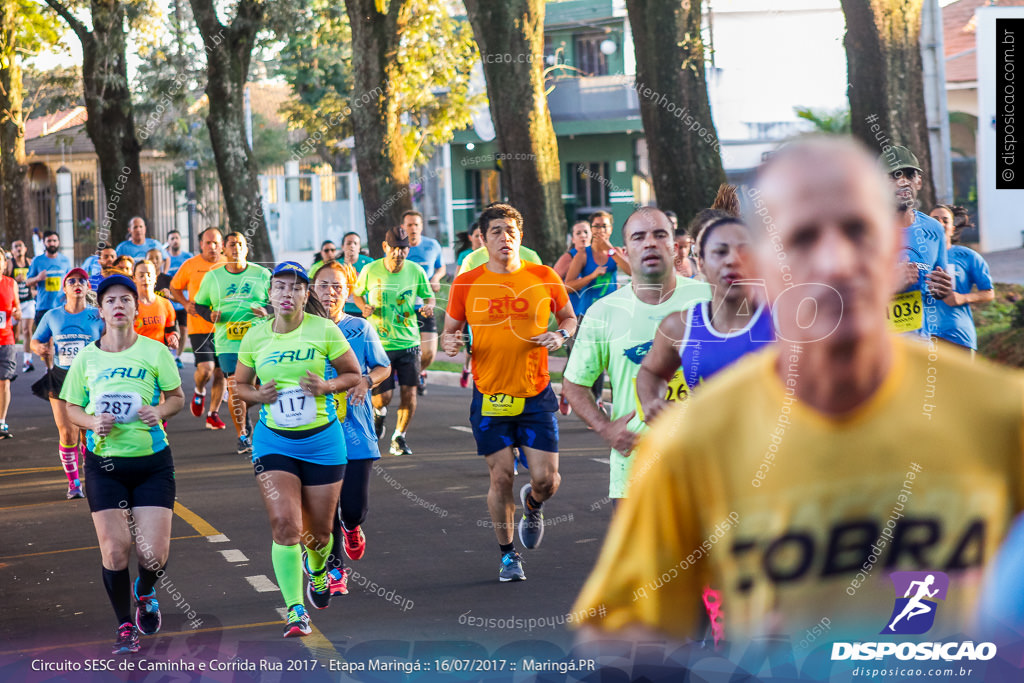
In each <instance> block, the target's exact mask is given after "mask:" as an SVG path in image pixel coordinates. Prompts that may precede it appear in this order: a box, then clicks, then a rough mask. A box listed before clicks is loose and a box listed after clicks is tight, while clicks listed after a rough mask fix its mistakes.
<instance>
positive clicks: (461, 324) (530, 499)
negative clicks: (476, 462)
mask: <svg viewBox="0 0 1024 683" xmlns="http://www.w3.org/2000/svg"><path fill="white" fill-rule="evenodd" d="M522 225H523V217H522V215H521V214H520V213H519V211H517V210H516V209H514V208H513V207H511V206H509V205H508V204H494V205H492V206H490V207H488V208H487V209H485V210H484V212H483V213H482V214H481V215H480V226H481V227H482V228H483V234H484V244H485V246H486V247H487V255H488V257H489V260H488V262H487V263H486V264H485V265H483V266H480V267H479V268H474V269H473V270H470V271H467V272H465V273H463V274H462V275H459V276H458V277H457V278H455V282H454V283H453V284H452V288H451V292H450V294H449V299H448V310H447V319H446V321H445V326H444V337H443V339H442V344H443V347H444V350H445V353H447V354H448V355H449V356H454V355H455V354H457V353H458V352H459V349H461V348H462V344H463V339H464V335H463V330H464V328H465V326H466V324H467V323H469V325H470V326H471V327H472V328H473V379H474V386H473V401H472V404H471V405H470V413H469V419H470V424H472V426H473V436H474V437H475V438H476V444H477V453H478V454H480V455H482V456H484V458H485V460H486V461H487V467H488V469H489V470H490V481H491V485H490V490H489V491H488V493H487V507H488V508H489V510H490V513H491V520H492V521H493V523H494V533H495V535H496V536H497V538H498V545H499V546H500V548H501V568H500V572H499V574H498V578H499V579H500V580H501V581H522V580H524V579H525V578H526V575H525V574H524V573H523V567H522V558H521V557H520V555H519V553H517V552H516V550H515V543H514V542H513V538H512V519H513V515H514V513H515V500H514V498H513V497H512V480H513V476H514V475H513V463H514V462H515V449H516V448H517V447H518V448H521V449H522V450H523V452H524V453H525V455H526V460H527V462H528V463H529V468H530V483H529V484H526V485H525V486H524V487H523V488H522V490H521V491H520V493H519V497H520V499H521V500H522V503H523V517H522V519H521V520H520V521H519V540H520V541H521V542H522V544H523V546H525V547H527V548H536V547H537V546H538V545H540V542H541V539H542V537H543V535H544V515H543V514H542V513H541V506H542V504H543V503H544V501H546V500H547V499H548V498H550V497H551V496H552V495H554V493H555V491H557V490H558V485H559V483H560V481H561V477H560V476H559V474H558V421H557V419H556V417H555V413H556V411H557V410H558V399H557V398H556V397H555V394H554V392H553V391H552V390H551V376H550V375H549V373H548V352H550V351H555V350H556V349H558V348H560V347H561V346H562V345H563V344H564V343H565V340H566V339H568V338H569V337H570V336H572V334H573V332H575V331H576V314H575V313H573V310H572V304H570V303H569V296H568V294H567V293H566V291H565V285H563V284H562V279H561V278H559V277H558V275H557V274H556V273H555V271H553V270H552V269H551V268H548V267H547V266H541V265H536V264H533V263H526V262H524V261H522V260H521V259H520V257H519V245H520V244H521V242H522V240H523V228H522ZM552 313H553V314H554V315H555V318H556V319H557V321H558V329H557V330H556V331H554V332H548V323H549V321H550V319H551V314H552Z"/></svg>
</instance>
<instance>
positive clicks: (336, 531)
mask: <svg viewBox="0 0 1024 683" xmlns="http://www.w3.org/2000/svg"><path fill="white" fill-rule="evenodd" d="M331 531H332V534H331V556H330V557H328V558H327V568H328V569H344V567H345V560H344V559H343V558H342V554H343V553H344V552H345V551H344V549H342V543H343V542H344V538H345V537H344V536H342V535H341V506H340V505H339V506H338V509H336V510H335V511H334V523H333V524H332V526H331Z"/></svg>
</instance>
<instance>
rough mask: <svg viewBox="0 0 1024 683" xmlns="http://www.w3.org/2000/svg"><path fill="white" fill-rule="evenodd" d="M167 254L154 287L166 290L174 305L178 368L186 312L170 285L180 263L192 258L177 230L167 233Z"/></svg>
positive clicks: (184, 330) (182, 347)
mask: <svg viewBox="0 0 1024 683" xmlns="http://www.w3.org/2000/svg"><path fill="white" fill-rule="evenodd" d="M167 256H168V258H167V259H165V260H164V268H165V269H166V272H164V273H161V274H160V275H158V276H157V278H156V285H157V286H156V288H157V289H158V290H160V291H164V290H166V292H167V293H166V294H165V296H166V297H167V298H168V299H170V300H171V305H172V306H173V307H174V314H175V316H176V317H177V322H178V348H177V353H176V354H174V362H175V363H176V364H177V366H178V367H179V368H180V367H182V365H181V354H182V353H184V351H185V340H186V339H188V337H187V336H186V335H185V332H186V327H187V324H186V323H187V320H188V312H187V311H186V310H185V307H184V306H182V305H181V304H179V303H178V302H177V301H175V300H174V299H173V298H172V297H171V292H170V286H171V280H172V279H173V278H174V276H175V274H176V273H177V272H178V269H179V268H181V264H182V263H184V262H185V261H187V260H189V259H190V258H192V253H191V252H188V251H185V250H184V249H182V247H181V233H180V232H178V231H177V230H171V231H170V232H169V233H167Z"/></svg>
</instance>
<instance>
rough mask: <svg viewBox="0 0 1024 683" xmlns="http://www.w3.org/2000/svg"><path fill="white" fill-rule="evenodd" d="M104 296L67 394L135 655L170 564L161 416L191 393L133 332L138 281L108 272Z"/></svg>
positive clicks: (108, 578) (169, 489)
mask: <svg viewBox="0 0 1024 683" xmlns="http://www.w3.org/2000/svg"><path fill="white" fill-rule="evenodd" d="M96 295H97V300H98V302H99V305H100V309H99V311H100V317H101V318H102V319H103V322H104V323H105V324H106V330H105V331H104V333H103V336H101V337H100V338H99V340H98V341H96V342H93V343H91V344H89V345H88V346H86V347H85V348H84V349H82V350H81V351H80V352H79V353H78V354H77V355H76V356H75V359H74V361H73V362H72V363H71V367H70V369H69V370H68V374H67V377H66V378H65V380H64V385H63V388H62V389H61V394H60V397H61V399H62V400H63V401H65V402H67V408H68V417H69V418H70V419H71V421H72V422H73V423H74V424H76V425H77V426H79V427H81V428H82V429H85V430H87V433H86V451H85V473H86V477H87V479H88V481H89V488H88V490H87V498H88V500H89V509H90V510H91V511H92V521H93V525H94V526H95V527H96V536H97V537H98V539H99V546H100V555H101V556H102V558H103V585H104V586H105V587H106V590H107V597H108V598H109V599H110V604H111V606H112V607H113V608H114V613H115V615H116V616H117V619H118V624H119V626H118V628H117V640H116V641H115V643H114V649H113V653H114V654H128V653H132V652H138V651H139V632H141V633H143V634H145V635H151V634H153V633H156V632H157V631H159V630H160V623H161V617H160V605H159V603H158V602H157V600H156V588H155V586H156V581H157V579H159V578H161V577H162V576H163V574H164V568H165V566H166V565H167V556H168V553H169V551H170V544H171V518H172V516H173V509H174V494H175V486H174V461H173V460H172V459H171V449H170V446H169V445H168V443H167V434H166V432H164V428H163V422H164V421H166V420H167V419H168V418H170V417H171V416H173V415H174V414H176V413H177V412H178V411H179V410H181V408H182V406H184V405H185V395H184V394H183V393H182V391H181V378H180V377H179V376H178V368H177V367H176V366H175V364H174V358H172V357H171V353H170V351H168V350H167V347H166V346H164V345H163V344H161V343H160V342H158V341H155V340H153V339H149V338H147V337H142V336H140V335H139V334H138V333H137V332H136V331H135V314H136V312H137V310H138V300H139V293H138V290H137V289H136V287H135V283H134V282H132V281H131V279H129V278H127V277H125V276H124V275H110V276H108V277H106V278H104V279H103V280H102V281H101V282H100V284H99V286H98V288H97V291H96ZM133 531H134V537H135V546H136V550H135V552H136V555H137V556H138V562H139V576H138V578H137V579H136V581H135V586H134V589H132V588H130V581H131V575H130V573H129V570H128V558H129V557H130V555H131V547H132V537H133ZM129 591H131V592H129ZM131 596H133V597H134V598H135V601H136V609H135V619H134V623H133V621H132V619H131V618H130V609H131ZM189 618H194V615H193V616H192V617H189ZM136 627H137V630H136Z"/></svg>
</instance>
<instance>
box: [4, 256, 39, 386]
mask: <svg viewBox="0 0 1024 683" xmlns="http://www.w3.org/2000/svg"><path fill="white" fill-rule="evenodd" d="M11 256H12V258H11V263H10V264H9V265H8V268H10V270H11V277H13V278H14V281H15V282H17V283H18V305H19V306H21V322H19V323H18V329H17V330H16V338H17V339H21V340H22V341H21V355H22V360H21V362H22V366H21V371H22V372H32V371H33V370H35V369H36V368H35V366H34V365H32V332H33V331H34V330H35V317H36V300H35V295H36V292H35V287H32V286H30V285H29V284H28V271H29V268H30V267H31V265H32V262H31V260H29V258H28V250H27V249H26V248H25V243H24V242H23V241H21V240H15V241H14V243H13V244H11Z"/></svg>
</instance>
